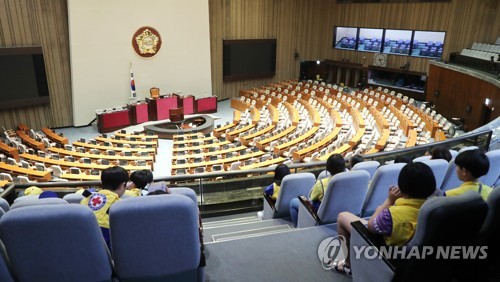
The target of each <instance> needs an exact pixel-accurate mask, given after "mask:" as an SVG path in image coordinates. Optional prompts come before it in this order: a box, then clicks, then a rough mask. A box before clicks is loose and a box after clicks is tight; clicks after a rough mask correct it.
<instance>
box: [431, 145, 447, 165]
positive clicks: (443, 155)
mask: <svg viewBox="0 0 500 282" xmlns="http://www.w3.org/2000/svg"><path fill="white" fill-rule="evenodd" d="M439 159H442V160H446V161H447V162H449V161H451V153H450V150H448V148H446V147H444V146H436V147H434V148H432V151H431V160H439Z"/></svg>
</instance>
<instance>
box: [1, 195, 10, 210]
mask: <svg viewBox="0 0 500 282" xmlns="http://www.w3.org/2000/svg"><path fill="white" fill-rule="evenodd" d="M0 208H2V210H4V212H8V211H9V210H10V204H9V202H7V200H5V199H4V198H0Z"/></svg>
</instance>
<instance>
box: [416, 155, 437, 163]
mask: <svg viewBox="0 0 500 282" xmlns="http://www.w3.org/2000/svg"><path fill="white" fill-rule="evenodd" d="M431 157H432V156H421V157H416V158H414V159H413V162H422V161H427V160H430V159H431Z"/></svg>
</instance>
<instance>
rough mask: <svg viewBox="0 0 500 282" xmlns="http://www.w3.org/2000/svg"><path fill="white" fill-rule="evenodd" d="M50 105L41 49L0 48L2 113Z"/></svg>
mask: <svg viewBox="0 0 500 282" xmlns="http://www.w3.org/2000/svg"><path fill="white" fill-rule="evenodd" d="M49 102H50V98H49V87H48V84H47V74H46V72H45V62H44V59H43V50H42V47H9V48H0V109H11V108H18V107H26V106H38V105H44V104H48V103H49Z"/></svg>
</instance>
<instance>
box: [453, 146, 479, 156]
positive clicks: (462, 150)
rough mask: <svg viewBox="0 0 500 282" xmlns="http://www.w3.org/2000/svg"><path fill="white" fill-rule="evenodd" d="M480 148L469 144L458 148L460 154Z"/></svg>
mask: <svg viewBox="0 0 500 282" xmlns="http://www.w3.org/2000/svg"><path fill="white" fill-rule="evenodd" d="M476 149H479V148H478V147H477V146H468V147H463V148H462V149H460V150H458V154H460V153H462V152H464V151H468V150H476Z"/></svg>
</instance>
